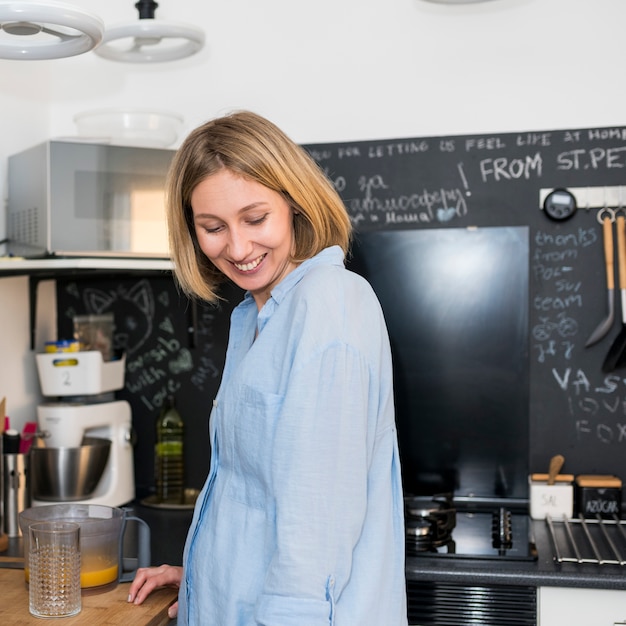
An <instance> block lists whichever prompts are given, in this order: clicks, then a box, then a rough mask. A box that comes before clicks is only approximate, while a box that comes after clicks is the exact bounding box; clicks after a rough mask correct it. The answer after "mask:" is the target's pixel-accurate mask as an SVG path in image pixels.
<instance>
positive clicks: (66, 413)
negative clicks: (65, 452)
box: [32, 400, 135, 507]
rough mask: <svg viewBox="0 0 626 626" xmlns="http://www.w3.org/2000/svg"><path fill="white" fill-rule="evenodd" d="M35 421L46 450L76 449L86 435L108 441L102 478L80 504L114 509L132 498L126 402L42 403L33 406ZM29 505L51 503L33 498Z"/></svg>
mask: <svg viewBox="0 0 626 626" xmlns="http://www.w3.org/2000/svg"><path fill="white" fill-rule="evenodd" d="M37 421H38V422H39V429H40V432H41V434H42V435H43V437H44V442H45V445H46V447H51V448H66V447H67V448H74V447H78V446H80V445H81V442H82V440H83V437H84V436H86V435H87V436H91V437H101V438H103V439H109V440H110V441H111V450H110V452H109V458H108V460H107V463H106V466H105V468H104V471H103V473H102V477H101V478H100V481H99V482H98V485H97V487H96V488H95V490H94V491H93V493H92V494H91V496H90V497H89V498H88V499H86V500H83V501H82V502H85V503H89V504H104V505H106V506H113V507H117V506H122V505H124V504H127V503H129V502H130V501H131V500H133V499H134V497H135V471H134V465H133V446H132V421H131V410H130V405H129V404H128V402H126V401H124V400H116V401H113V402H102V403H99V404H72V403H49V404H42V405H39V406H38V407H37ZM32 504H33V506H38V505H43V504H52V503H51V502H48V501H43V500H36V499H33V502H32Z"/></svg>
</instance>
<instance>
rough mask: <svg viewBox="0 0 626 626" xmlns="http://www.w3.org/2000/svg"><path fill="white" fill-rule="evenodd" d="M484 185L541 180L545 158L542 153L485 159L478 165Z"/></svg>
mask: <svg viewBox="0 0 626 626" xmlns="http://www.w3.org/2000/svg"><path fill="white" fill-rule="evenodd" d="M478 165H479V168H480V177H481V179H482V181H483V183H486V182H487V181H490V180H492V181H494V182H501V181H510V180H518V179H524V180H530V179H531V178H534V177H536V178H541V175H542V171H543V158H542V156H541V153H540V152H536V153H535V154H533V155H530V154H528V155H526V156H524V157H522V158H515V159H510V158H509V157H496V158H489V159H483V160H482V161H480V163H479V164H478Z"/></svg>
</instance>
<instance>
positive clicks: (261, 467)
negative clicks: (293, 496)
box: [226, 385, 283, 508]
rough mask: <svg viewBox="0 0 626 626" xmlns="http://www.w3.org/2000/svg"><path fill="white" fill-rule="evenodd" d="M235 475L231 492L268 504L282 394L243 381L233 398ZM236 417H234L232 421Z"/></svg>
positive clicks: (241, 499)
mask: <svg viewBox="0 0 626 626" xmlns="http://www.w3.org/2000/svg"><path fill="white" fill-rule="evenodd" d="M231 402H232V406H233V412H232V413H230V412H227V413H229V415H228V416H227V417H226V420H227V423H228V422H231V423H232V431H231V437H232V447H231V451H232V459H231V463H232V464H231V467H232V470H233V472H232V476H231V480H230V484H229V490H228V495H229V496H230V497H231V498H232V499H233V500H236V501H238V502H241V503H243V504H246V505H248V506H252V507H254V508H265V503H266V500H267V498H268V495H269V494H270V492H271V467H272V457H273V454H274V445H273V444H274V431H275V428H276V421H277V419H278V417H279V414H280V409H281V406H282V403H283V398H282V396H279V395H276V394H272V393H267V392H263V391H259V390H258V389H254V388H253V387H250V386H248V385H240V386H239V388H238V389H237V392H236V394H234V396H233V397H232V399H231ZM231 420H232V421H231Z"/></svg>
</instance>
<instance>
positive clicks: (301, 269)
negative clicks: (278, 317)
mask: <svg viewBox="0 0 626 626" xmlns="http://www.w3.org/2000/svg"><path fill="white" fill-rule="evenodd" d="M343 262H344V253H343V250H342V249H341V247H340V246H330V247H329V248H324V249H323V250H322V251H321V252H319V253H318V254H316V255H315V256H314V257H311V258H310V259H306V261H303V262H302V263H300V265H298V267H296V268H295V269H294V270H292V271H291V272H289V274H287V276H285V278H283V279H282V280H281V281H280V282H279V283H278V285H276V286H275V287H274V289H272V293H271V295H270V300H274V301H275V302H276V304H280V302H281V300H283V299H284V298H285V296H287V294H288V293H289V292H290V291H291V290H292V289H293V288H294V287H295V286H296V285H297V284H298V283H299V282H300V281H301V280H302V278H303V277H304V276H305V275H306V274H307V273H308V272H309V271H310V270H311V269H312V268H314V267H317V266H318V265H341V266H343V264H344V263H343ZM250 300H251V301H253V297H252V294H251V293H250V292H249V291H246V294H245V296H244V302H245V301H250ZM270 300H268V302H269V301H270ZM268 302H266V303H265V305H264V306H263V308H265V307H266V306H267V304H268ZM254 306H256V304H254Z"/></svg>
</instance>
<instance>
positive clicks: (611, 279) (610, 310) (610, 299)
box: [585, 209, 624, 348]
mask: <svg viewBox="0 0 626 626" xmlns="http://www.w3.org/2000/svg"><path fill="white" fill-rule="evenodd" d="M599 215H600V214H599ZM602 215H603V217H602V233H603V236H602V240H603V244H604V264H605V265H606V293H607V314H606V317H605V318H604V319H603V320H602V321H601V322H600V323H599V324H598V326H597V327H596V329H595V330H594V331H593V333H591V336H590V337H589V339H587V343H586V344H585V348H588V347H589V346H592V345H593V344H594V343H598V341H600V339H602V338H603V337H604V336H605V335H606V334H607V333H608V332H609V330H610V329H611V326H612V325H613V320H614V318H615V311H614V310H615V269H614V267H613V266H614V252H613V226H612V222H613V218H612V215H611V213H610V212H609V211H608V209H604V210H603V211H602ZM623 219H624V218H622V221H623ZM620 277H621V274H620Z"/></svg>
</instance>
